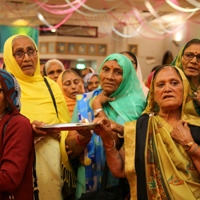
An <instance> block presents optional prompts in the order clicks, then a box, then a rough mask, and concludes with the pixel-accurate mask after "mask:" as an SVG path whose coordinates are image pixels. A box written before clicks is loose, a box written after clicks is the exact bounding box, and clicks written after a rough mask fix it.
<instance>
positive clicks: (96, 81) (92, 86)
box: [87, 75, 99, 92]
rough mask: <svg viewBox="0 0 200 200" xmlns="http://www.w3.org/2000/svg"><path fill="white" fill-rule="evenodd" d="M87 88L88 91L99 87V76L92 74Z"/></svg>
mask: <svg viewBox="0 0 200 200" xmlns="http://www.w3.org/2000/svg"><path fill="white" fill-rule="evenodd" d="M87 87H88V90H89V92H91V91H93V90H95V89H97V88H98V87H99V78H98V76H96V75H94V76H93V77H92V78H91V79H90V81H89V82H88V86H87Z"/></svg>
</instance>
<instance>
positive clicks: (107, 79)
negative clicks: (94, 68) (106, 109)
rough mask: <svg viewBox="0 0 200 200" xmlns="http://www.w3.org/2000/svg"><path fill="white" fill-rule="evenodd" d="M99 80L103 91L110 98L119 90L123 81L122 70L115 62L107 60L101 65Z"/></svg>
mask: <svg viewBox="0 0 200 200" xmlns="http://www.w3.org/2000/svg"><path fill="white" fill-rule="evenodd" d="M99 78H100V85H101V87H102V89H103V91H104V92H105V93H106V94H107V95H108V96H110V95H111V94H113V93H114V92H115V91H116V90H117V89H118V88H119V86H120V84H121V82H122V80H123V69H122V68H121V67H120V66H119V64H118V62H117V61H116V60H108V61H106V62H105V63H104V64H103V66H102V68H101V71H100V73H99Z"/></svg>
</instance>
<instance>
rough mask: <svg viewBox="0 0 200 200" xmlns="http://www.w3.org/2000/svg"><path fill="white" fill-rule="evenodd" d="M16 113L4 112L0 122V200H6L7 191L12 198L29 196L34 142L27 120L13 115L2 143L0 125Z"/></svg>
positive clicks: (21, 198) (1, 126) (31, 189)
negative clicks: (5, 113)
mask: <svg viewBox="0 0 200 200" xmlns="http://www.w3.org/2000/svg"><path fill="white" fill-rule="evenodd" d="M16 113H18V111H15V112H14V113H12V114H7V115H5V116H4V117H3V119H1V121H0V200H2V199H4V200H8V199H9V197H8V196H9V194H13V195H14V199H15V200H23V199H24V200H25V199H26V200H32V199H33V178H32V175H33V173H32V168H33V159H34V144H33V131H32V127H31V124H30V121H29V119H27V118H25V117H24V116H22V115H16V116H14V117H13V118H12V119H11V120H10V121H9V122H8V124H7V126H6V130H5V132H4V138H3V144H2V132H3V127H4V124H5V123H6V121H7V120H8V119H9V118H10V117H11V116H13V115H14V114H16ZM1 144H2V145H1Z"/></svg>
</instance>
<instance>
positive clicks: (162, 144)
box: [124, 68, 200, 200]
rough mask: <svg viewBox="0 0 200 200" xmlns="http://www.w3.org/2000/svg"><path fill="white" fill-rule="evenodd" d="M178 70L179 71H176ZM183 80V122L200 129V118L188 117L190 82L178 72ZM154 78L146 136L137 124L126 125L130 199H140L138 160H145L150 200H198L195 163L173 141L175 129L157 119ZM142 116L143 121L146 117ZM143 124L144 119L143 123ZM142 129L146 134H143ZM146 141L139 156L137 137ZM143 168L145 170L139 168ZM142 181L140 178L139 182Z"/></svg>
mask: <svg viewBox="0 0 200 200" xmlns="http://www.w3.org/2000/svg"><path fill="white" fill-rule="evenodd" d="M177 69H178V68H177ZM178 71H179V74H180V75H181V77H182V81H183V87H184V94H183V103H182V112H181V119H182V120H185V121H186V122H187V123H188V124H189V125H193V126H200V120H199V117H196V116H194V115H190V114H186V113H185V107H186V105H187V101H186V100H187V96H188V90H189V82H188V80H187V78H186V77H185V75H184V73H183V72H182V70H180V69H178ZM153 85H154V77H153V79H152V83H151V87H150V92H149V99H148V105H147V107H146V109H145V111H144V112H143V114H144V115H143V116H145V115H147V114H148V115H149V119H148V121H147V126H146V132H145V131H144V129H143V126H144V123H143V125H141V126H140V128H139V131H137V133H136V130H138V127H137V126H136V122H137V121H133V122H127V123H125V128H124V132H125V133H124V135H125V136H124V138H125V172H126V176H127V178H128V181H129V184H130V189H131V199H134V200H135V199H137V191H138V190H137V181H138V179H137V174H136V172H137V171H136V168H135V167H136V166H137V163H136V160H135V159H136V157H137V158H138V159H141V157H142V156H144V159H145V176H146V180H145V182H146V188H147V195H148V199H185V197H186V196H187V199H198V198H200V192H199V191H200V190H199V189H200V179H199V174H198V172H197V170H196V169H195V167H194V165H193V162H192V160H191V159H190V157H189V155H188V154H187V153H186V152H185V150H184V149H183V147H182V146H181V145H180V144H179V143H177V142H176V141H174V140H173V139H172V138H171V135H170V132H171V131H172V126H171V125H170V124H168V123H167V122H166V121H165V120H164V119H163V118H162V117H160V116H158V115H156V113H157V111H156V110H157V108H156V107H157V104H156V102H155V101H154V88H153ZM143 116H142V117H143ZM142 121H143V122H144V119H143V120H142ZM142 129H143V130H142ZM136 134H137V135H144V138H145V137H146V140H145V144H144V150H143V151H144V155H137V151H138V146H140V145H141V144H139V143H138V141H139V140H137V138H138V137H137V135H136ZM139 167H140V168H142V166H139ZM139 179H140V178H139Z"/></svg>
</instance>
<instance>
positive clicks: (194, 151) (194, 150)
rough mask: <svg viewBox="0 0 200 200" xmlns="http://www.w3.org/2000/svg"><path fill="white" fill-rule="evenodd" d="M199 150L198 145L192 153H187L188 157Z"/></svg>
mask: <svg viewBox="0 0 200 200" xmlns="http://www.w3.org/2000/svg"><path fill="white" fill-rule="evenodd" d="M198 149H199V145H198V144H197V146H196V148H195V149H194V150H193V151H192V152H188V154H189V155H190V156H192V155H193V154H194V153H195V152H196V151H197V150H198Z"/></svg>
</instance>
